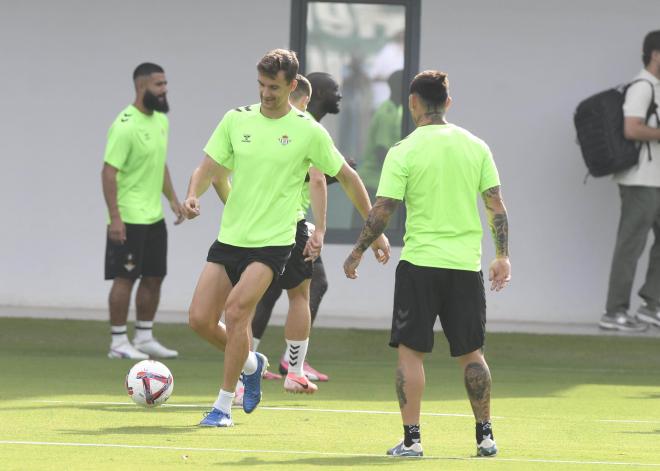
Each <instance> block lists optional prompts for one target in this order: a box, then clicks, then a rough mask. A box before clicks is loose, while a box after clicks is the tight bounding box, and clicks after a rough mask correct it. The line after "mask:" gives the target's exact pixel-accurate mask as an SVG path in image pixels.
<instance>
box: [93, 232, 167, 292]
mask: <svg viewBox="0 0 660 471" xmlns="http://www.w3.org/2000/svg"><path fill="white" fill-rule="evenodd" d="M125 225H126V241H125V242H124V243H123V244H117V243H115V242H113V241H111V240H110V237H107V239H106V245H105V279H106V280H112V279H114V278H129V279H132V280H135V279H137V278H139V277H141V276H156V277H164V276H165V275H166V274H167V228H166V227H165V220H164V219H161V220H160V221H158V222H155V223H153V224H125Z"/></svg>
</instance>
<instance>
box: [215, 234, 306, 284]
mask: <svg viewBox="0 0 660 471" xmlns="http://www.w3.org/2000/svg"><path fill="white" fill-rule="evenodd" d="M292 248H293V245H285V246H269V247H237V246H235V245H229V244H224V243H222V242H220V241H218V240H216V241H215V242H213V244H212V245H211V248H210V249H209V254H208V256H207V257H206V261H207V262H213V263H218V264H220V265H223V266H224V267H225V271H226V272H227V276H229V280H230V281H231V284H232V285H234V286H236V284H237V283H238V281H239V280H240V279H241V275H242V274H243V272H244V271H245V269H246V268H247V267H248V265H249V264H251V263H253V262H260V263H263V264H264V265H266V266H268V267H269V268H270V269H271V270H273V280H276V279H277V278H279V277H280V276H281V275H282V272H283V271H284V266H285V265H286V262H287V260H289V256H290V255H291V249H292Z"/></svg>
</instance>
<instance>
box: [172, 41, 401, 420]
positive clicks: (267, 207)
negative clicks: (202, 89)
mask: <svg viewBox="0 0 660 471" xmlns="http://www.w3.org/2000/svg"><path fill="white" fill-rule="evenodd" d="M257 71H258V84H259V95H260V98H261V102H260V104H257V105H252V106H245V107H241V108H237V109H234V110H231V111H229V112H227V114H225V116H224V118H223V119H222V121H221V122H220V124H219V125H218V127H217V128H216V130H215V131H214V133H213V135H212V136H211V138H210V139H209V142H208V143H207V145H206V147H205V148H204V151H205V153H206V156H205V157H204V159H203V160H202V163H201V164H200V166H199V167H198V168H197V169H195V171H194V172H193V175H192V177H191V180H190V185H189V189H188V195H187V198H186V201H185V203H184V211H185V212H186V216H187V217H188V218H193V217H196V216H198V215H199V214H200V205H199V197H200V196H201V195H202V194H203V193H204V192H205V191H206V190H207V189H208V187H209V185H210V184H211V183H212V182H214V181H215V182H226V185H225V186H226V187H229V183H228V178H229V175H230V174H231V175H232V180H231V191H227V190H226V189H225V190H220V193H221V194H222V195H223V196H224V199H226V204H225V208H224V211H223V214H222V219H221V224H220V233H219V235H218V238H217V240H216V241H215V242H214V243H213V245H212V246H211V248H210V250H209V255H208V257H207V263H206V265H205V266H204V269H203V271H202V274H201V275H200V278H199V281H198V284H197V287H196V289H195V293H194V294H193V299H192V302H191V305H190V310H189V322H190V326H191V327H192V329H193V330H195V332H197V334H198V335H200V336H201V337H202V338H204V339H205V340H207V341H208V342H209V343H211V344H212V345H214V346H215V347H217V348H218V349H220V350H223V351H224V352H225V361H224V371H223V379H222V388H221V389H220V393H219V394H218V398H217V400H216V402H215V403H214V405H213V408H212V410H211V411H210V413H209V414H208V415H207V416H206V417H205V418H204V419H203V420H202V421H201V422H200V426H209V427H229V426H232V425H233V421H232V419H231V402H232V399H233V397H234V390H235V387H236V382H237V380H238V379H239V376H240V375H241V371H242V381H243V384H244V386H245V392H244V397H243V410H244V411H245V412H246V413H250V412H252V411H253V410H254V409H255V408H256V407H257V405H258V404H259V402H260V400H261V376H262V373H263V371H264V370H265V368H266V367H267V365H268V361H267V359H266V357H265V356H264V355H262V354H260V353H256V352H250V350H249V324H250V321H251V316H252V314H253V312H254V308H255V306H256V304H257V302H258V301H259V300H260V299H261V297H262V296H263V294H264V292H265V291H266V289H267V288H268V286H269V285H270V284H271V282H272V281H273V279H274V278H276V277H279V276H280V275H281V274H282V271H283V270H284V266H285V264H286V263H287V260H288V258H289V257H290V255H291V251H292V250H293V249H294V247H295V245H296V235H297V234H296V229H297V226H298V224H297V222H298V214H299V211H298V209H299V205H300V194H301V190H302V187H303V184H304V181H305V176H306V175H307V172H308V171H309V169H310V166H314V167H315V168H317V169H318V170H320V171H321V172H323V173H325V174H328V175H331V176H336V177H337V179H338V180H339V181H340V182H341V183H342V185H343V186H344V187H345V188H346V192H347V194H348V195H349V197H350V198H351V200H352V201H353V202H354V204H355V205H356V206H358V207H360V208H361V209H362V211H363V213H364V215H365V216H366V215H367V214H368V212H369V209H370V208H371V204H370V202H369V197H368V195H367V192H366V190H365V189H364V185H363V184H362V182H361V180H360V178H359V177H358V175H357V173H355V172H354V171H353V170H352V169H351V168H350V167H349V166H348V165H346V163H345V162H344V160H343V158H342V157H341V155H340V154H339V152H338V151H337V150H336V148H335V146H334V144H333V142H332V139H331V138H330V136H329V135H328V133H327V132H326V131H325V129H323V127H321V126H320V125H319V124H318V123H316V122H314V120H311V119H309V117H307V116H305V115H304V114H302V113H301V112H300V111H299V110H296V109H295V108H293V107H292V106H291V105H290V104H289V95H290V93H291V91H292V90H293V89H295V87H296V85H297V82H296V80H295V77H296V74H297V73H298V59H297V57H296V55H295V53H294V52H292V51H288V50H284V49H275V50H273V51H270V52H269V53H267V54H266V55H265V56H264V57H263V58H262V59H261V60H260V61H259V63H258V64H257ZM323 237H324V233H323V231H320V230H318V229H317V230H316V231H315V232H314V234H313V235H312V237H311V238H310V239H309V241H308V243H306V244H305V248H304V254H305V256H307V257H309V258H315V257H317V256H318V254H319V252H320V249H321V246H322V245H323ZM374 248H375V250H376V252H377V256H378V258H379V260H380V261H381V262H383V263H384V262H386V261H387V259H388V258H389V244H388V242H387V239H386V238H380V239H378V240H376V241H375V247H374ZM300 291H301V296H300V297H298V298H297V299H296V300H295V302H294V300H293V299H291V302H292V303H293V304H294V305H295V306H296V307H299V308H300V309H299V310H296V315H297V316H298V317H299V318H300V323H299V324H298V325H295V326H292V333H291V337H292V339H291V340H294V341H298V342H300V343H299V346H300V348H301V349H302V348H303V344H305V343H306V342H307V337H308V336H309V298H308V294H307V297H305V296H304V293H302V290H300ZM223 311H224V313H225V324H222V323H220V322H219V320H220V315H221V313H222V312H223ZM287 336H288V334H287ZM287 380H290V382H295V383H297V384H298V386H299V388H298V391H299V392H305V390H310V391H311V390H312V389H313V388H311V387H310V385H309V383H308V380H307V379H306V378H305V376H304V375H303V374H302V371H300V372H291V373H290V374H289V375H287ZM310 391H307V392H310Z"/></svg>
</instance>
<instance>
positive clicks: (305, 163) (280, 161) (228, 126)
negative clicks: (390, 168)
mask: <svg viewBox="0 0 660 471" xmlns="http://www.w3.org/2000/svg"><path fill="white" fill-rule="evenodd" d="M204 152H206V154H207V155H208V156H209V157H210V158H212V159H213V160H215V161H216V162H217V163H218V164H220V165H222V166H224V167H226V168H227V169H229V170H231V171H232V172H233V178H232V188H231V191H230V192H229V197H228V198H227V202H226V204H225V209H224V212H223V214H222V220H221V223H220V233H219V235H218V241H220V242H222V243H225V244H229V245H234V246H237V247H269V246H287V245H291V244H293V243H294V242H295V235H296V223H297V222H298V210H299V208H300V203H301V201H300V198H301V189H302V187H303V183H304V181H305V175H307V172H308V170H309V167H310V165H313V166H314V167H316V168H318V169H319V170H321V171H322V172H323V173H326V174H328V175H330V176H335V175H336V174H337V173H338V172H339V170H340V169H341V167H342V165H343V163H344V160H343V158H342V157H341V154H340V153H339V151H338V150H337V149H335V146H334V143H333V142H332V139H331V138H330V135H329V134H328V132H327V131H326V130H325V129H324V128H323V127H322V126H321V125H320V124H318V123H317V122H316V121H314V120H313V119H310V118H309V117H308V116H305V115H304V114H303V113H301V112H300V111H299V110H297V109H295V108H291V111H289V113H288V114H286V115H285V116H283V117H282V118H279V119H270V118H267V117H265V116H264V115H262V114H261V112H260V105H259V104H256V105H251V106H245V107H242V108H236V109H234V110H231V111H229V112H228V113H227V114H225V116H224V118H222V121H220V124H219V125H218V127H217V128H216V129H215V131H214V132H213V135H212V136H211V138H210V139H209V142H208V143H207V144H206V147H205V148H204Z"/></svg>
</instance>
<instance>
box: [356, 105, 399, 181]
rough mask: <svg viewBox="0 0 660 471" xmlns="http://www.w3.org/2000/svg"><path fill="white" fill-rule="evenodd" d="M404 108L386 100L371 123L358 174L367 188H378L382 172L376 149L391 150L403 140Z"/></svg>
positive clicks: (375, 113)
mask: <svg viewBox="0 0 660 471" xmlns="http://www.w3.org/2000/svg"><path fill="white" fill-rule="evenodd" d="M402 118H403V107H402V106H401V105H398V106H397V105H395V104H394V102H393V101H392V100H385V101H384V102H383V103H381V105H380V106H379V107H378V109H376V111H375V112H374V115H373V117H372V118H371V122H370V123H369V133H368V134H367V145H366V148H365V150H364V154H363V155H362V159H361V160H360V165H359V167H358V174H360V178H362V181H363V182H364V186H366V187H367V188H377V187H378V179H379V177H380V172H381V163H380V162H379V159H378V156H377V155H376V149H377V148H378V147H382V148H384V149H389V148H390V147H392V146H393V145H394V144H396V143H397V141H399V140H400V139H401V120H402Z"/></svg>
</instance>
